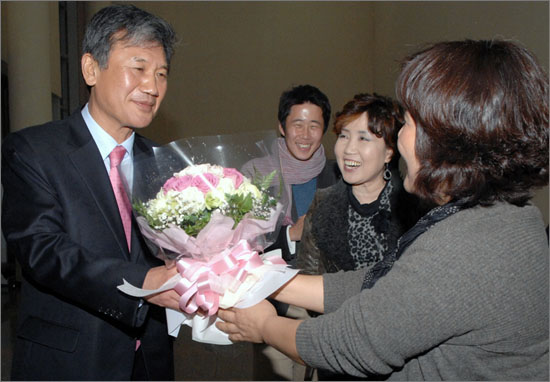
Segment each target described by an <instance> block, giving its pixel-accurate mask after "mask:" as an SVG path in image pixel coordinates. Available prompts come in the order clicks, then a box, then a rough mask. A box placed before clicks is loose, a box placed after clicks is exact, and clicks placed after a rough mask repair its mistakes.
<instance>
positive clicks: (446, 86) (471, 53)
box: [396, 40, 549, 206]
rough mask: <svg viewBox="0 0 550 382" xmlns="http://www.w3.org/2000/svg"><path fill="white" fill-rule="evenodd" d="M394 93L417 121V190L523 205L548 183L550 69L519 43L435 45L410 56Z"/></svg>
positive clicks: (424, 194) (427, 195)
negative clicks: (533, 193) (536, 190)
mask: <svg viewBox="0 0 550 382" xmlns="http://www.w3.org/2000/svg"><path fill="white" fill-rule="evenodd" d="M396 94H397V98H398V100H399V101H400V102H401V103H402V104H403V106H404V107H405V109H406V110H407V111H408V112H409V113H410V115H411V116H412V118H413V120H414V121H415V123H416V126H417V129H416V142H415V151H416V156H417V158H418V160H419V162H420V169H419V171H418V173H417V177H416V180H415V182H414V186H413V187H414V192H415V193H416V194H418V195H419V196H421V197H423V198H425V199H427V200H430V201H432V202H438V201H440V199H439V200H438V198H439V197H440V196H441V195H444V196H447V197H450V198H451V199H452V200H458V199H462V200H464V201H465V202H466V203H467V204H469V205H474V204H481V205H491V204H493V203H494V202H496V201H506V202H509V203H512V204H515V205H518V206H523V205H525V204H526V203H527V201H528V200H529V199H530V198H531V197H532V189H533V188H535V187H541V186H544V185H546V184H548V129H549V126H548V75H547V74H546V72H545V71H544V69H543V68H542V67H541V66H540V65H539V64H538V62H537V60H536V58H535V57H534V55H533V54H531V53H530V52H529V51H528V50H527V49H525V48H524V47H522V46H520V45H519V44H517V43H513V42H510V41H501V40H490V41H472V40H465V41H452V42H441V43H436V44H433V45H431V46H429V47H427V48H425V49H423V50H421V51H420V52H417V53H415V54H413V55H411V56H410V57H408V58H407V59H406V60H405V61H404V63H403V66H402V71H401V73H400V75H399V78H398V80H397V85H396Z"/></svg>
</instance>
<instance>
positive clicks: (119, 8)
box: [82, 4, 176, 69]
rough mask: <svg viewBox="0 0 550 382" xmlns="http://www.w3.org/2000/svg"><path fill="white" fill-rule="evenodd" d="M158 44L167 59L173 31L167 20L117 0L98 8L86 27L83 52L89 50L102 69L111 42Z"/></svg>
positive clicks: (174, 37)
mask: <svg viewBox="0 0 550 382" xmlns="http://www.w3.org/2000/svg"><path fill="white" fill-rule="evenodd" d="M116 42H127V43H129V44H131V45H136V46H138V45H140V46H142V45H145V44H151V43H154V44H158V45H160V46H162V48H163V49H164V55H165V56H166V63H167V65H168V67H170V60H171V58H172V54H173V53H174V44H175V42H176V34H175V32H174V30H173V29H172V27H171V26H170V24H168V22H166V21H165V20H163V19H162V18H160V17H157V16H155V15H153V14H151V13H149V12H146V11H144V10H143V9H139V8H138V7H136V6H134V5H128V4H116V5H111V6H108V7H105V8H102V9H100V10H99V11H98V12H97V13H96V14H95V15H94V16H93V17H92V19H91V20H90V23H89V24H88V26H87V27H86V32H85V34H84V40H83V42H82V54H85V53H90V54H91V55H92V56H93V57H94V59H95V60H96V61H97V62H98V63H99V67H100V68H102V69H104V68H106V67H107V62H108V61H109V54H110V52H111V48H112V46H113V44H115V43H116Z"/></svg>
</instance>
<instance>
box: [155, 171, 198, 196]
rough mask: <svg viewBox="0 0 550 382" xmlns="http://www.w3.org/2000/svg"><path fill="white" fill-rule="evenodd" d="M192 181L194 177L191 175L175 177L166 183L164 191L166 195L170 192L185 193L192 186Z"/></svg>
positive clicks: (163, 187)
mask: <svg viewBox="0 0 550 382" xmlns="http://www.w3.org/2000/svg"><path fill="white" fill-rule="evenodd" d="M192 181H193V177H192V176H191V175H184V176H173V177H172V178H170V179H168V180H167V181H166V183H164V186H162V189H163V190H164V193H165V194H166V193H167V192H168V191H170V190H174V191H183V190H185V189H186V188H187V187H189V186H190V185H191V182H192Z"/></svg>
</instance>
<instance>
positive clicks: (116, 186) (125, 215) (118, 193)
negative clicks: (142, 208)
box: [109, 146, 132, 249]
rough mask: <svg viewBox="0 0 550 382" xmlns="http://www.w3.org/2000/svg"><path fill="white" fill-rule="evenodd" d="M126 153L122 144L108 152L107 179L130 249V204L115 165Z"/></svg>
mask: <svg viewBox="0 0 550 382" xmlns="http://www.w3.org/2000/svg"><path fill="white" fill-rule="evenodd" d="M124 154H126V149H125V148H124V147H123V146H117V147H115V148H114V149H113V151H111V153H110V154H109V159H110V161H111V171H110V172H109V179H111V185H112V186H113V191H114V192H115V197H116V202H117V204H118V211H119V212H120V217H121V219H122V225H123V226H124V233H125V234H126V242H127V243H128V249H131V247H130V243H131V238H132V206H131V205H130V200H129V199H128V195H127V194H126V191H125V190H124V186H123V185H122V180H121V179H120V174H119V172H118V168H117V166H118V165H119V164H120V162H122V158H124Z"/></svg>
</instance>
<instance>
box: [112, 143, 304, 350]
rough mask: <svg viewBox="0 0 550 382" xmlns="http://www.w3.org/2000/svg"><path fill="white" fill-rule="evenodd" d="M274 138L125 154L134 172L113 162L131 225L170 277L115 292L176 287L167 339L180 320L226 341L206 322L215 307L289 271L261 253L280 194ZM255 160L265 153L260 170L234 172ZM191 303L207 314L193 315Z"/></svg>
mask: <svg viewBox="0 0 550 382" xmlns="http://www.w3.org/2000/svg"><path fill="white" fill-rule="evenodd" d="M274 139H276V136H275V134H273V133H255V134H247V135H246V136H243V135H240V136H239V135H232V136H214V137H195V138H190V139H184V140H179V141H176V142H172V143H170V144H169V145H167V146H163V147H160V148H155V150H154V155H153V156H151V157H148V158H134V168H133V170H132V169H128V168H123V167H122V168H120V170H121V173H122V174H124V177H125V179H126V184H127V189H128V190H129V191H130V190H131V195H132V200H133V207H134V213H135V214H136V221H137V223H138V225H139V229H140V230H141V232H142V234H143V236H144V237H145V238H146V241H147V243H148V245H149V246H150V248H151V250H152V251H153V253H156V254H158V256H160V257H161V258H162V259H164V260H165V261H166V263H167V266H173V265H174V264H175V266H177V268H178V275H176V276H175V277H174V278H173V279H172V280H169V281H168V282H167V283H165V284H164V285H163V286H162V287H161V288H159V289H157V290H153V291H146V290H141V289H139V288H135V287H133V286H132V285H130V284H128V283H127V282H126V281H125V280H124V284H123V285H121V286H119V289H120V290H122V291H123V292H125V293H128V294H130V295H133V296H137V297H143V296H146V295H148V294H153V293H158V292H159V291H162V290H167V289H171V288H173V289H175V290H176V291H177V292H178V293H179V294H180V295H181V299H180V309H181V310H182V311H183V313H182V312H177V311H174V310H171V309H167V319H168V326H169V328H168V329H169V332H170V334H171V335H173V336H177V335H178V332H179V328H180V326H181V324H186V325H189V326H191V327H192V328H193V330H192V333H193V339H194V340H196V341H200V342H208V343H214V344H230V343H231V342H230V341H229V340H228V338H227V335H226V334H225V333H223V332H221V331H219V330H218V329H217V328H216V327H215V325H213V324H214V322H215V321H216V319H217V317H216V312H217V310H218V308H219V307H221V308H228V307H232V306H237V307H247V306H251V305H254V304H255V303H257V302H259V301H261V300H262V299H264V298H266V297H267V296H269V295H270V294H271V293H273V292H274V291H275V290H277V289H278V288H279V287H280V286H282V285H283V284H284V283H286V282H287V281H288V280H290V278H292V277H293V276H294V275H295V274H296V273H297V271H296V270H291V269H289V268H288V267H287V265H286V263H285V262H284V260H282V259H281V257H280V253H279V252H280V251H273V252H269V253H265V254H262V251H263V250H264V249H265V248H266V247H267V246H268V245H269V244H271V243H272V242H273V241H274V239H275V238H276V235H277V233H278V230H279V229H280V224H281V220H282V218H283V216H282V215H281V211H282V210H283V208H284V204H285V203H286V202H285V201H286V200H287V197H288V196H287V195H284V192H283V190H284V187H283V186H282V176H281V172H280V167H279V165H278V160H277V157H278V156H277V155H276V154H277V153H271V152H269V150H268V149H267V147H272V145H271V144H270V142H271V141H273V140H274ZM258 157H264V158H265V157H269V158H273V166H272V169H270V171H269V172H268V171H266V170H265V169H264V170H263V171H264V173H261V172H259V171H257V170H256V169H254V171H253V173H252V174H247V175H248V176H246V175H244V174H243V173H242V172H241V171H239V170H237V168H245V169H246V168H250V163H251V162H250V161H253V160H254V159H255V158H258ZM212 163H215V164H212ZM252 167H253V166H252ZM199 308H200V309H201V310H202V311H204V312H207V315H206V316H199V315H197V314H196V312H197V310H198V309H199Z"/></svg>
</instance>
